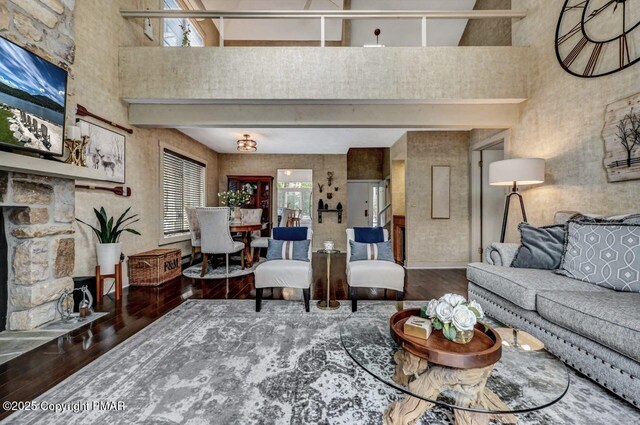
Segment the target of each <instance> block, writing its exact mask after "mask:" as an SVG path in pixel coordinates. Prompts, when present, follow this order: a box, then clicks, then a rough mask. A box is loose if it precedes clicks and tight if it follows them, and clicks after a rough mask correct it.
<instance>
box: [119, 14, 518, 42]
mask: <svg viewBox="0 0 640 425" xmlns="http://www.w3.org/2000/svg"><path fill="white" fill-rule="evenodd" d="M120 14H121V15H122V16H123V17H124V18H167V19H172V18H179V19H180V18H181V19H219V20H220V24H219V27H218V31H219V32H220V47H224V21H225V19H318V20H319V31H320V46H321V47H325V23H326V20H327V19H420V20H421V22H422V46H423V47H426V46H427V19H522V18H524V17H526V16H527V12H526V11H516V10H308V11H302V10H121V11H120Z"/></svg>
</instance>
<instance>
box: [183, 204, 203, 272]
mask: <svg viewBox="0 0 640 425" xmlns="http://www.w3.org/2000/svg"><path fill="white" fill-rule="evenodd" d="M184 211H185V214H186V216H187V222H188V224H189V233H190V234H191V261H190V262H189V265H190V266H192V265H193V260H194V258H195V256H196V253H198V252H200V245H201V241H200V222H199V221H198V214H197V213H196V209H195V208H185V209H184Z"/></svg>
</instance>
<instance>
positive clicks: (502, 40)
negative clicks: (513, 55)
mask: <svg viewBox="0 0 640 425" xmlns="http://www.w3.org/2000/svg"><path fill="white" fill-rule="evenodd" d="M473 9H474V10H510V9H511V0H477V1H476V4H475V6H474V8H473ZM459 45H460V46H511V20H510V19H470V20H469V21H467V26H466V28H465V29H464V33H462V37H461V38H460V43H459Z"/></svg>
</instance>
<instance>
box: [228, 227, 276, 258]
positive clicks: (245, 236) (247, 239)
mask: <svg viewBox="0 0 640 425" xmlns="http://www.w3.org/2000/svg"><path fill="white" fill-rule="evenodd" d="M268 225H269V223H255V222H254V223H251V222H242V221H240V222H232V221H230V222H229V231H230V232H231V233H240V234H241V235H242V243H244V265H245V267H249V268H251V267H253V257H252V256H251V232H255V231H257V230H263V229H266V228H267V226H268Z"/></svg>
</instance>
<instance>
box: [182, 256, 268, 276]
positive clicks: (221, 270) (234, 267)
mask: <svg viewBox="0 0 640 425" xmlns="http://www.w3.org/2000/svg"><path fill="white" fill-rule="evenodd" d="M232 261H234V263H231V264H229V277H239V276H245V275H248V274H251V273H253V272H254V271H255V270H256V267H258V264H260V262H263V261H266V260H265V259H264V258H263V257H260V261H259V262H258V261H256V262H255V263H253V265H252V266H251V267H245V269H244V270H243V269H242V266H241V265H240V257H238V258H233V257H232ZM201 272H202V264H196V265H195V266H191V267H189V268H188V269H186V270H184V271H183V272H182V274H183V275H184V276H185V277H189V278H192V279H226V278H227V268H226V267H225V265H224V262H223V263H222V264H221V265H219V266H218V267H212V266H211V264H208V265H207V272H206V273H205V275H204V276H203V277H200V273H201Z"/></svg>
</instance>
